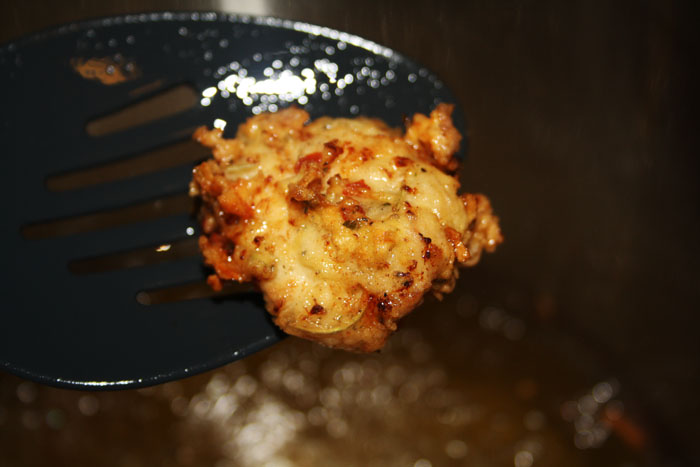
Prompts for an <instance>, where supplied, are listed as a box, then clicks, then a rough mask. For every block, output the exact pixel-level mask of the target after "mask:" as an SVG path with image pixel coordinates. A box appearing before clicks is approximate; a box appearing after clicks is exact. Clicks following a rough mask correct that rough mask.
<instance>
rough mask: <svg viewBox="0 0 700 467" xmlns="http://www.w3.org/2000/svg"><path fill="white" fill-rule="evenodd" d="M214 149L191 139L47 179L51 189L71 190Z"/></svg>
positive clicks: (190, 159) (194, 158) (194, 157)
mask: <svg viewBox="0 0 700 467" xmlns="http://www.w3.org/2000/svg"><path fill="white" fill-rule="evenodd" d="M193 131H194V128H193V129H190V130H188V131H186V132H185V133H186V134H188V135H190V134H192V132H193ZM210 152H211V151H210V150H209V149H207V148H205V147H203V146H202V145H201V144H198V143H196V142H194V141H192V140H191V139H189V138H188V139H186V140H184V141H178V142H176V143H171V144H167V145H165V146H161V147H158V148H156V149H153V150H150V151H145V152H142V153H139V154H135V155H132V156H129V157H127V158H122V159H120V160H118V161H114V162H109V163H107V164H102V165H99V166H95V167H89V168H85V169H79V170H74V171H71V172H66V173H62V174H56V175H51V176H49V177H48V178H47V179H46V188H47V189H48V190H50V191H69V190H77V189H79V188H85V187H88V186H93V185H98V184H102V183H108V182H114V181H117V180H123V179H126V178H131V177H136V176H138V175H144V174H148V173H153V172H157V171H159V170H163V169H168V168H171V167H176V166H178V165H184V164H189V163H194V162H197V161H199V160H201V159H203V158H205V157H207V155H209V153H210Z"/></svg>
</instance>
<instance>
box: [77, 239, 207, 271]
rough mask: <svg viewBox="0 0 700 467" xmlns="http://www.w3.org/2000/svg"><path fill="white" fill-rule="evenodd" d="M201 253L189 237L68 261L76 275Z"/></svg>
mask: <svg viewBox="0 0 700 467" xmlns="http://www.w3.org/2000/svg"><path fill="white" fill-rule="evenodd" d="M197 254H199V248H198V246H197V240H196V239H194V238H187V239H184V240H178V241H174V242H167V243H162V244H159V245H150V246H147V247H143V248H135V249H133V250H129V251H120V252H117V253H110V254H106V255H100V256H95V257H91V258H81V259H76V260H73V261H71V262H70V263H68V270H69V271H70V272H72V273H73V274H76V275H86V274H97V273H101V272H107V271H114V270H116V269H128V268H135V267H141V266H148V265H151V264H159V263H166V262H168V261H177V260H179V259H182V258H188V257H190V256H195V255H197Z"/></svg>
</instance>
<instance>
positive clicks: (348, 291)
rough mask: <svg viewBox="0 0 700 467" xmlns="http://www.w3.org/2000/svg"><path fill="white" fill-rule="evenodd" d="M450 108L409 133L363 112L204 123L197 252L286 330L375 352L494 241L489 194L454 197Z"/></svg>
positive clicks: (197, 179)
mask: <svg viewBox="0 0 700 467" xmlns="http://www.w3.org/2000/svg"><path fill="white" fill-rule="evenodd" d="M451 113H452V106H450V105H446V104H440V105H439V106H438V107H437V108H436V109H435V110H434V111H433V112H431V114H430V116H429V117H427V116H425V115H420V114H418V115H416V116H415V117H413V120H412V121H411V122H410V124H409V125H408V127H407V131H406V133H405V134H402V133H401V132H400V131H399V130H396V129H392V128H389V127H388V126H386V125H385V124H384V123H383V122H381V121H379V120H375V119H369V118H355V119H344V118H338V119H333V118H327V117H324V118H319V119H318V120H315V121H313V122H311V123H308V124H307V123H306V122H307V121H308V120H309V115H308V114H307V113H306V112H305V111H303V110H300V109H298V108H294V107H292V108H288V109H285V110H281V111H279V112H277V113H269V114H261V115H258V116H255V117H252V118H250V119H248V121H247V122H246V123H244V124H242V125H241V126H240V127H239V128H238V133H237V135H236V138H235V139H223V138H222V136H221V130H218V129H214V130H207V129H206V128H199V129H198V130H197V131H196V133H195V135H194V137H195V139H197V140H198V141H199V142H200V143H202V144H204V145H206V146H208V147H210V148H212V151H213V155H214V158H213V159H212V160H208V161H206V162H203V163H202V164H201V165H199V166H198V167H196V168H195V170H194V177H193V181H192V183H191V187H190V188H191V194H192V195H193V196H200V197H201V198H202V201H203V203H202V211H201V220H202V226H203V230H204V234H203V235H202V236H201V238H200V239H199V243H200V247H201V250H202V253H203V255H204V258H205V262H206V263H207V264H208V265H210V266H212V267H213V268H214V270H215V272H216V274H215V275H212V276H211V277H210V278H209V283H210V284H211V285H212V287H214V288H220V287H221V280H235V281H254V282H256V283H257V284H258V286H259V287H260V289H261V290H262V292H263V294H264V297H265V303H266V306H267V310H268V311H269V312H270V313H271V314H272V316H273V318H274V321H275V323H276V324H277V325H278V326H279V327H280V328H281V329H282V330H284V331H285V332H287V333H289V334H293V335H295V336H300V337H303V338H306V339H311V340H315V341H318V342H320V343H322V344H325V345H327V346H330V347H338V348H343V349H348V350H353V351H359V352H370V351H374V350H377V349H379V348H381V347H382V346H383V345H384V343H385V341H386V339H387V338H388V336H389V335H390V334H391V333H392V332H393V331H394V330H396V322H397V321H398V320H399V319H400V318H401V317H403V316H404V315H406V314H407V313H408V312H410V311H411V310H412V309H413V308H415V307H416V306H417V305H419V304H420V302H421V301H422V298H423V296H424V295H425V294H426V293H427V292H430V291H432V292H433V293H434V294H436V295H437V296H438V297H440V296H441V295H442V294H444V293H447V292H451V291H452V289H453V288H454V285H455V280H456V278H457V276H458V271H457V266H458V265H465V266H471V265H474V264H475V263H476V262H477V261H478V260H479V257H480V255H481V253H482V251H484V250H485V251H493V250H494V249H495V247H496V246H497V245H498V244H499V243H501V241H502V237H501V232H500V229H499V226H498V219H497V218H496V217H495V216H494V215H493V213H492V211H491V205H490V203H489V200H488V199H487V198H486V197H485V196H483V195H480V194H463V195H461V196H460V195H458V194H457V190H458V189H459V182H458V181H457V179H456V177H455V176H453V175H450V173H451V172H453V171H454V170H455V169H456V168H457V165H458V162H457V160H456V158H455V157H454V153H455V151H456V150H457V148H458V146H459V141H460V139H461V136H460V135H459V133H458V132H457V130H456V129H455V128H454V126H453V125H452V120H451V117H450V115H451Z"/></svg>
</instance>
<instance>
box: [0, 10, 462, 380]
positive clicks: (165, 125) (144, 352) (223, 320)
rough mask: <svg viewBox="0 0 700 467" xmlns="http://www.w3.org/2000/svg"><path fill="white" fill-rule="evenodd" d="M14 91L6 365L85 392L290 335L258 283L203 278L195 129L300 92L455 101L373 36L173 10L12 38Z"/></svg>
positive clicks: (318, 106) (367, 111)
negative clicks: (271, 313) (191, 193)
mask: <svg viewBox="0 0 700 467" xmlns="http://www.w3.org/2000/svg"><path fill="white" fill-rule="evenodd" d="M0 93H2V96H3V97H2V106H1V107H0V109H1V112H2V113H1V117H0V125H1V126H0V131H1V136H2V138H1V139H0V141H1V142H2V144H3V145H4V149H3V151H2V153H3V161H4V174H5V177H4V178H5V182H4V183H3V184H2V195H3V196H2V199H3V200H4V201H5V206H6V209H5V212H4V213H3V216H4V220H3V229H2V246H3V249H4V253H3V255H2V258H3V260H2V271H3V287H4V290H5V292H4V297H3V298H4V303H5V305H4V306H3V307H2V312H1V314H0V368H4V369H5V370H7V371H10V372H13V373H16V374H18V375H21V376H24V377H26V378H30V379H33V380H36V381H39V382H43V383H47V384H52V385H56V386H63V387H70V388H80V389H96V388H121V387H138V386H146V385H150V384H155V383H160V382H165V381H169V380H173V379H176V378H181V377H184V376H187V375H191V374H194V373H197V372H201V371H204V370H208V369H211V368H214V367H216V366H218V365H222V364H224V363H227V362H230V361H233V360H236V359H239V358H242V357H244V356H246V355H249V354H251V353H253V352H256V351H258V350H260V349H262V348H265V347H267V346H269V345H272V344H274V343H275V342H278V341H279V340H280V339H281V338H282V333H281V332H280V331H279V330H277V328H276V327H275V326H274V324H273V323H272V322H271V321H270V319H269V317H268V315H267V313H266V312H265V310H264V308H263V304H262V299H261V297H260V296H259V295H258V294H257V293H255V292H254V290H253V289H252V288H245V287H243V288H241V289H237V288H235V287H233V288H231V289H230V290H229V292H231V293H230V294H228V295H220V296H215V297H213V296H211V294H210V293H207V289H206V287H205V286H204V285H203V281H204V278H205V277H206V275H207V274H208V271H207V270H206V269H205V268H204V267H203V266H202V260H201V257H200V256H199V254H198V252H197V248H196V238H197V236H198V226H197V223H196V217H195V215H194V208H193V204H192V202H191V201H190V200H189V199H188V197H187V188H188V182H189V179H190V176H191V170H192V167H193V164H194V163H195V162H196V161H197V160H201V159H202V158H204V157H206V156H207V154H206V151H204V150H202V149H201V148H198V147H197V146H196V145H195V144H194V143H192V142H190V141H189V137H190V135H191V133H192V131H193V130H194V129H195V128H196V127H197V126H199V125H208V126H212V125H215V126H219V127H224V126H225V129H226V134H227V135H228V136H231V135H233V134H234V133H235V129H236V127H237V125H238V124H239V123H241V122H242V121H243V120H244V119H245V118H246V117H248V116H250V115H253V114H257V113H260V112H264V111H275V110H277V109H278V108H282V107H285V106H288V105H292V104H295V105H298V106H300V107H304V108H306V109H307V110H308V111H309V113H310V114H311V116H312V117H313V118H316V117H319V116H321V115H331V116H356V115H367V116H374V117H379V118H382V119H383V120H385V121H387V122H388V123H389V124H391V125H393V126H401V125H402V118H403V117H404V116H410V115H412V114H414V113H415V112H424V113H426V112H429V111H430V110H431V109H432V108H433V107H434V106H435V105H436V104H437V103H438V102H455V99H454V97H453V96H452V94H451V93H450V92H449V91H448V90H447V89H446V88H445V87H444V86H443V84H442V83H441V82H440V81H439V80H438V79H437V78H436V76H435V75H434V74H432V73H431V72H429V71H428V70H426V69H425V68H423V67H421V66H420V65H418V64H416V63H414V62H412V61H411V60H409V59H407V58H405V57H404V56H402V55H400V54H398V53H396V52H394V51H392V50H390V49H387V48H385V47H382V46H380V45H377V44H375V43H372V42H370V41H367V40H364V39H361V38H359V37H356V36H352V35H349V34H346V33H342V32H338V31H335V30H331V29H328V28H322V27H318V26H313V25H309V24H305V23H299V22H292V21H284V20H279V19H274V18H258V17H248V16H236V15H224V14H217V13H167V12H166V13H153V14H141V15H130V16H120V17H112V18H104V19H99V20H94V21H88V22H83V23H78V24H69V25H66V26H62V27H60V28H58V29H54V30H50V31H46V32H43V33H39V34H36V35H34V36H32V37H26V38H23V39H20V40H17V41H15V42H12V43H10V44H5V45H3V46H2V47H0ZM455 118H456V123H457V126H458V128H460V129H463V121H462V117H461V113H460V112H459V110H458V111H457V112H455Z"/></svg>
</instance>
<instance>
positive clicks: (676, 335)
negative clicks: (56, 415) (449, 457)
mask: <svg viewBox="0 0 700 467" xmlns="http://www.w3.org/2000/svg"><path fill="white" fill-rule="evenodd" d="M692 10H693V8H692V7H690V6H687V5H686V6H683V5H681V4H662V3H657V2H650V3H648V4H644V5H627V4H618V5H590V4H588V3H585V2H579V3H576V2H575V3H574V4H567V5H558V4H557V5H554V4H536V5H535V4H522V5H520V4H518V5H516V4H503V5H497V6H486V5H483V4H479V3H464V4H460V5H459V6H455V5H448V4H440V3H438V4H430V5H427V4H426V5H418V4H416V5H413V4H411V5H408V4H407V5H403V6H402V7H401V8H399V7H396V6H393V5H389V4H384V3H379V4H377V5H372V8H369V7H367V8H362V7H359V8H358V7H357V6H355V7H353V8H348V5H347V4H343V3H342V2H340V3H337V4H335V3H334V4H333V5H326V6H324V7H323V8H321V7H312V5H311V4H310V3H304V2H302V3H296V2H295V5H294V6H292V5H291V4H290V5H283V4H279V5H277V4H276V6H275V10H274V11H275V14H278V15H280V16H281V17H288V18H298V19H303V20H304V21H309V22H311V23H317V24H324V25H328V26H329V27H336V28H339V29H342V30H349V31H352V32H353V33H355V34H359V35H362V36H365V37H368V38H370V39H373V40H376V41H377V42H379V43H382V44H385V45H388V46H390V47H393V48H395V49H396V50H400V51H402V52H404V53H407V54H408V55H411V56H414V57H416V58H418V59H419V60H420V61H421V62H423V63H425V64H426V65H428V67H429V68H430V69H433V70H434V71H436V72H437V74H438V76H441V77H442V78H443V79H444V81H445V82H446V83H447V84H448V85H449V86H450V88H452V89H453V90H454V91H455V96H456V98H457V99H458V102H459V103H461V104H462V105H463V107H464V108H465V110H466V113H467V114H468V116H469V127H468V130H469V142H470V148H469V157H468V158H467V160H466V162H465V164H464V171H463V173H462V181H463V184H464V186H465V188H466V189H468V190H470V191H483V192H486V193H487V194H489V196H490V197H491V198H492V200H493V202H494V205H495V207H496V209H497V211H498V212H499V214H500V216H501V219H502V222H503V225H504V229H505V232H506V235H507V243H506V244H505V245H504V246H503V248H502V249H501V250H500V251H499V253H498V254H496V255H493V256H491V257H489V258H487V259H488V261H485V262H483V263H482V264H481V265H480V266H479V268H478V269H477V270H475V271H469V272H468V273H466V274H464V275H463V278H462V282H460V286H459V290H460V292H459V293H460V295H462V296H463V297H466V298H464V299H463V300H462V301H459V300H457V298H455V300H457V301H455V302H448V304H443V305H438V304H432V305H431V304H430V303H429V304H428V305H427V308H424V309H423V310H422V311H421V312H418V313H416V314H415V315H414V316H412V317H410V318H409V321H408V322H407V323H406V324H405V326H407V327H408V328H409V329H416V328H426V327H427V326H429V325H435V326H437V324H435V323H434V322H433V318H434V317H436V316H437V317H440V318H446V317H448V316H450V314H449V312H450V311H452V310H454V309H455V308H456V307H457V308H458V306H457V305H459V307H462V308H464V307H465V306H466V305H465V303H471V298H470V297H473V298H476V302H477V303H479V310H480V311H478V312H477V313H476V314H475V315H473V316H474V317H479V316H481V314H482V312H483V311H484V309H485V307H487V305H489V304H496V305H498V306H497V308H505V309H507V310H508V311H509V312H510V313H513V314H514V315H516V316H517V317H519V318H520V319H522V320H524V322H526V323H527V325H528V330H531V329H532V328H533V327H535V328H538V329H542V330H544V331H550V332H551V334H549V336H550V338H543V337H541V335H540V334H538V333H534V332H528V333H527V335H528V336H532V335H535V334H536V335H537V336H538V337H537V338H535V340H537V341H538V342H539V343H542V344H543V345H544V349H545V350H546V352H543V353H542V354H541V355H540V357H541V358H539V359H537V360H536V361H535V362H532V361H531V360H529V359H528V358H526V356H527V355H528V354H529V351H528V350H527V349H529V348H530V347H529V346H527V345H525V346H523V345H519V346H518V347H516V350H515V351H514V353H512V354H510V356H511V357H510V358H512V361H513V366H512V367H509V371H511V372H513V371H514V370H515V369H517V368H519V366H518V365H523V364H524V363H525V362H527V361H531V362H532V364H533V365H534V366H536V365H537V364H539V365H541V366H542V368H543V371H546V372H547V373H548V374H550V375H551V376H552V380H556V377H557V376H560V377H561V379H562V380H568V379H569V377H568V376H565V375H564V373H565V372H562V371H561V369H562V368H570V369H573V370H572V371H574V372H575V373H576V372H578V373H579V374H582V375H586V376H585V377H583V379H584V380H586V381H588V382H589V383H590V386H593V384H594V383H595V382H596V381H599V380H601V379H605V378H608V377H609V376H610V375H614V376H615V377H616V378H617V379H618V380H619V381H620V382H621V387H622V388H623V394H625V395H626V396H625V397H626V407H629V408H630V410H631V407H637V408H638V409H639V410H638V411H637V413H638V414H642V415H641V417H640V418H642V419H644V421H645V426H647V427H648V428H649V429H650V430H651V432H653V433H654V436H653V438H654V439H655V440H656V443H657V444H658V445H659V446H662V447H663V448H662V449H661V451H662V452H663V455H661V456H660V457H651V458H648V459H651V460H647V461H646V462H647V465H659V464H669V465H693V464H694V463H697V455H696V454H694V453H695V451H696V450H695V449H694V448H693V447H692V446H693V440H694V439H696V438H697V423H696V420H697V416H698V413H699V410H698V402H697V397H696V394H697V393H698V392H699V391H700V384H699V382H698V375H700V372H699V371H698V368H699V366H700V365H699V363H698V357H697V355H698V354H699V351H700V349H699V348H698V339H697V328H698V317H697V313H696V309H697V303H698V298H699V297H698V288H697V284H698V283H699V282H700V281H699V280H698V279H699V278H698V268H697V263H698V246H697V241H696V239H697V238H698V234H700V228H699V225H698V217H697V212H698V199H700V196H698V195H699V193H698V186H697V182H696V180H697V175H698V162H697V158H696V157H695V154H696V151H697V136H696V132H695V128H696V126H697V125H696V121H697V117H696V116H694V110H693V106H691V105H690V104H689V102H690V101H691V99H690V98H691V97H692V96H694V93H695V91H694V89H695V85H694V83H695V82H696V80H695V79H694V77H695V76H697V73H696V71H697V69H696V66H695V65H693V60H691V58H692V57H693V56H694V55H697V45H698V40H697V34H696V33H695V30H694V25H693V19H692V18H695V17H696V14H695V13H694V12H693V11H692ZM85 11H87V10H85ZM90 11H91V13H86V12H83V13H81V14H82V15H85V14H93V15H94V14H101V12H104V11H107V10H106V9H105V10H99V9H92V10H90ZM55 15H56V16H55V17H56V18H64V19H65V20H69V19H72V17H71V14H69V13H67V12H65V11H56V12H55ZM76 15H77V13H76ZM20 17H21V18H24V20H25V21H28V20H27V18H29V17H31V15H27V14H23V13H21V12H20ZM5 18H6V20H7V23H6V24H7V25H8V27H9V29H5V30H8V31H16V32H15V34H18V33H19V32H21V31H26V30H24V29H21V28H20V29H17V27H15V26H13V23H12V22H10V21H9V18H11V16H10V15H8V16H6V17H5ZM54 21H55V20H54ZM31 24H34V25H35V26H33V27H36V25H41V24H49V23H48V22H47V21H46V20H44V22H43V23H42V21H39V20H37V21H36V22H33V23H31ZM13 28H14V29H13ZM6 37H8V38H9V37H10V36H6ZM465 300H466V301H465ZM450 304H454V307H452V306H451V305H450ZM467 309H471V308H469V307H467ZM436 313H437V314H436ZM488 315H489V313H487V314H486V316H488ZM474 319H477V320H478V318H474ZM445 322H447V320H445ZM474 323H476V321H474ZM449 324H451V325H452V327H453V328H454V332H458V331H460V332H463V333H464V332H466V331H465V329H467V330H468V329H469V326H468V325H466V324H464V323H461V324H459V323H457V325H455V323H454V322H449ZM475 326H476V327H475V329H477V328H479V325H478V324H475ZM467 334H468V338H469V339H471V340H472V342H476V343H478V344H484V345H483V346H482V347H481V348H488V341H489V339H488V338H486V337H485V338H484V340H485V341H487V342H486V343H484V341H482V340H480V339H479V337H478V336H479V335H481V334H479V333H477V335H476V336H475V335H473V334H469V333H467ZM545 334H547V332H545ZM435 336H438V337H439V338H440V339H442V340H438V341H439V342H441V346H442V345H444V346H447V344H446V342H450V340H449V339H450V338H454V334H449V333H448V334H441V333H440V332H437V331H436V332H435ZM438 341H434V342H438ZM529 342H531V341H529ZM283 345H285V346H286V345H288V344H287V343H286V342H285V343H284V344H283ZM285 348H287V347H285ZM448 350H450V351H454V350H455V349H454V348H452V347H450V346H447V350H446V351H445V352H440V353H439V355H441V356H444V355H450V353H449V351H448ZM264 355H268V354H264ZM457 355H461V356H462V357H463V358H465V354H464V353H458V354H457ZM470 355H471V354H468V355H467V356H466V358H471V356H470ZM555 356H556V358H555ZM455 358H456V359H459V357H458V356H457V357H455ZM246 360H247V359H246ZM558 360H562V361H563V363H562V364H561V365H558V364H554V363H553V362H554V361H558ZM244 361H245V360H244ZM253 361H255V360H253ZM470 361H471V360H470ZM548 362H549V365H548ZM251 365H253V363H251ZM453 368H454V367H453ZM584 368H586V369H587V370H584ZM472 371H474V368H473V366H472V365H468V368H467V369H466V370H464V369H462V370H461V371H460V372H457V373H449V372H448V373H449V374H464V375H465V376H464V377H465V378H469V379H472V380H473V379H474V378H476V377H478V378H485V379H488V377H489V375H491V376H493V375H495V374H500V371H502V370H499V369H498V368H497V367H495V366H491V367H488V368H486V369H485V370H484V371H481V372H479V373H478V375H476V376H472V375H473V373H470V372H472ZM573 379H574V380H575V378H573ZM197 381H200V380H197ZM498 382H499V383H502V384H501V385H499V386H494V387H508V384H507V382H504V381H501V380H500V379H499V380H498ZM585 386H586V385H585V384H582V385H581V393H583V392H584V390H583V387H585ZM557 394H558V392H557V391H555V393H554V394H550V397H549V400H551V401H560V399H559V398H558V395H557ZM124 397H125V398H126V397H127V396H126V395H125V396H124ZM554 405H555V406H558V403H556V402H554ZM581 455H583V453H581ZM605 459H606V458H605V457H603V458H602V460H601V459H598V460H599V461H598V462H597V464H598V465H605V464H607V463H609V462H608V461H606V460H605ZM511 460H512V459H511ZM589 460H590V459H589ZM608 460H609V459H608ZM674 460H675V462H674Z"/></svg>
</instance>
